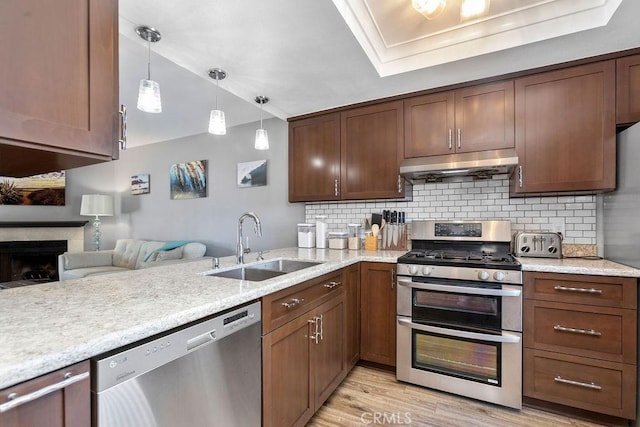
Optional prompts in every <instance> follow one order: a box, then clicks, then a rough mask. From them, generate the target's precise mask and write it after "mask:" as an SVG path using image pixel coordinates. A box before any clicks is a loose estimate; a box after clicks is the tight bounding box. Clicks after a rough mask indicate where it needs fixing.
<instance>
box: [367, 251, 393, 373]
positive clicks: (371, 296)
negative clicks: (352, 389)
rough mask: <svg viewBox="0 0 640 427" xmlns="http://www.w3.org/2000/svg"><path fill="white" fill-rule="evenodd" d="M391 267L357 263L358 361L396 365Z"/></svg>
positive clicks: (375, 263)
mask: <svg viewBox="0 0 640 427" xmlns="http://www.w3.org/2000/svg"><path fill="white" fill-rule="evenodd" d="M395 269H396V266H395V264H386V263H378V262H374V263H368V262H367V263H361V265H360V295H361V296H362V300H361V307H360V309H361V313H362V318H361V321H360V325H361V328H362V329H361V334H362V335H361V346H360V358H361V359H362V360H366V361H369V362H376V363H382V364H384V365H389V366H395V364H396V284H395Z"/></svg>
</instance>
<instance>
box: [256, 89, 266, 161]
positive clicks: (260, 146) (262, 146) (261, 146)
mask: <svg viewBox="0 0 640 427" xmlns="http://www.w3.org/2000/svg"><path fill="white" fill-rule="evenodd" d="M256 102H257V103H258V104H260V129H258V130H256V142H255V149H256V150H268V149H269V136H268V135H267V130H266V129H264V128H263V127H262V111H263V106H264V104H266V103H267V102H269V98H267V97H266V96H256Z"/></svg>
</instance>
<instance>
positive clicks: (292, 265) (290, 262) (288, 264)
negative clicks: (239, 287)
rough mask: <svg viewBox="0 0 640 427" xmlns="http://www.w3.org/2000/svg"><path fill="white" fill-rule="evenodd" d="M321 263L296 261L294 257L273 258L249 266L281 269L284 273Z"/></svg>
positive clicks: (262, 268) (263, 268)
mask: <svg viewBox="0 0 640 427" xmlns="http://www.w3.org/2000/svg"><path fill="white" fill-rule="evenodd" d="M319 264H322V263H321V262H313V261H298V260H295V259H274V260H273V261H265V262H261V263H259V264H254V265H252V266H251V268H257V269H260V270H271V271H281V272H284V273H293V272H294V271H298V270H303V269H305V268H309V267H314V266H316V265H319Z"/></svg>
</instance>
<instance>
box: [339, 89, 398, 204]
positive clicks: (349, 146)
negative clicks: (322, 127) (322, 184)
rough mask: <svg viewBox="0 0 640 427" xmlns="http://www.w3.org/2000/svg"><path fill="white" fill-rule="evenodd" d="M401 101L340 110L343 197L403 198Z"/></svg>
mask: <svg viewBox="0 0 640 427" xmlns="http://www.w3.org/2000/svg"><path fill="white" fill-rule="evenodd" d="M403 133H404V132H403V113H402V101H396V102H386V103H383V104H377V105H372V106H369V107H362V108H354V109H352V110H349V111H344V112H342V113H341V154H342V155H341V162H342V169H341V176H342V179H341V184H340V188H341V191H342V196H341V197H342V199H380V198H402V197H404V180H403V179H401V177H400V163H401V162H402V159H403V158H404V138H403Z"/></svg>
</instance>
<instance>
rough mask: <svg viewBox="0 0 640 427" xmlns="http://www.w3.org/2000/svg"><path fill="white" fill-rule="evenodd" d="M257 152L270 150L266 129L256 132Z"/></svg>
mask: <svg viewBox="0 0 640 427" xmlns="http://www.w3.org/2000/svg"><path fill="white" fill-rule="evenodd" d="M254 148H255V149H256V150H268V149H269V136H268V135H267V130H266V129H258V130H256V143H255V147H254Z"/></svg>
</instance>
